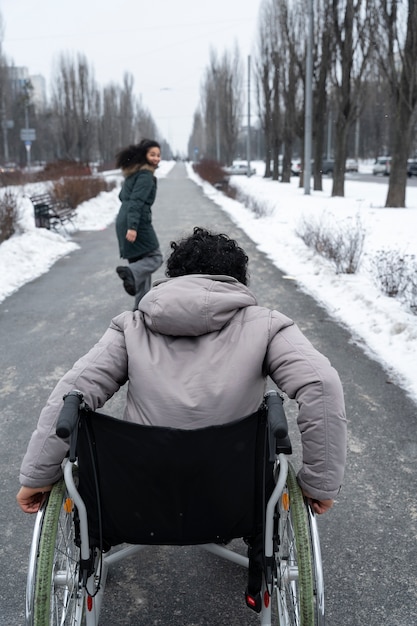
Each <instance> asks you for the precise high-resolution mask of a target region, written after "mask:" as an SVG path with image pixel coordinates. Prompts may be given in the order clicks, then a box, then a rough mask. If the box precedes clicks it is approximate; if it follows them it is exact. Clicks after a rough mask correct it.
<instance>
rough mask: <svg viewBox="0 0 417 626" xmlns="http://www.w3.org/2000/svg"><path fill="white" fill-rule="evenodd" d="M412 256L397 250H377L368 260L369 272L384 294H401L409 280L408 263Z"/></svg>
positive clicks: (396, 295) (395, 295) (394, 295)
mask: <svg viewBox="0 0 417 626" xmlns="http://www.w3.org/2000/svg"><path fill="white" fill-rule="evenodd" d="M411 259H413V260H414V256H412V257H410V255H407V254H401V253H400V252H398V250H379V251H377V252H376V253H375V255H374V256H373V257H372V258H371V260H370V267H371V274H372V276H373V278H374V280H375V282H376V284H377V285H378V288H379V289H380V290H381V291H382V293H384V294H385V295H386V296H389V297H390V298H396V297H398V296H400V295H402V294H403V293H404V291H405V289H406V287H407V282H408V280H409V268H408V266H409V264H410V260H411Z"/></svg>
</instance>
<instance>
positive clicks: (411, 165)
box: [407, 159, 417, 178]
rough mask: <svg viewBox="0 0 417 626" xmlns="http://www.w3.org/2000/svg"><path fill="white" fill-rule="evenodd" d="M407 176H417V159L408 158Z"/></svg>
mask: <svg viewBox="0 0 417 626" xmlns="http://www.w3.org/2000/svg"><path fill="white" fill-rule="evenodd" d="M407 176H408V177H409V178H411V176H417V159H408V161H407Z"/></svg>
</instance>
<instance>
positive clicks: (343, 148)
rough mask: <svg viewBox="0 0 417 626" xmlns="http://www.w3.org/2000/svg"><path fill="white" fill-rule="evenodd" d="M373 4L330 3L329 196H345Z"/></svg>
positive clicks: (363, 1)
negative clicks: (331, 113) (331, 125)
mask: <svg viewBox="0 0 417 626" xmlns="http://www.w3.org/2000/svg"><path fill="white" fill-rule="evenodd" d="M372 2H373V0H332V36H333V43H334V62H333V66H332V81H333V89H334V96H335V103H336V112H335V117H336V124H335V126H336V133H335V134H336V141H335V165H334V170H333V187H332V196H344V185H345V163H346V157H347V137H348V132H349V129H350V128H351V126H352V123H353V122H354V121H355V120H356V119H357V117H358V115H359V112H360V96H361V87H362V84H363V82H362V81H363V78H364V75H365V71H366V70H367V68H368V61H369V57H370V54H371V51H372V49H373V42H372V38H371V36H370V35H371V33H372V27H371V19H372V11H371V8H372Z"/></svg>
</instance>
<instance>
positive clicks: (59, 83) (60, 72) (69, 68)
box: [52, 53, 99, 162]
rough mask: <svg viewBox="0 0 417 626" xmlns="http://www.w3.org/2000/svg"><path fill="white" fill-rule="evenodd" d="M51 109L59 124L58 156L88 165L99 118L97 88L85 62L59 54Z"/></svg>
mask: <svg viewBox="0 0 417 626" xmlns="http://www.w3.org/2000/svg"><path fill="white" fill-rule="evenodd" d="M52 102H53V109H54V113H55V115H56V118H57V120H58V132H59V137H58V138H57V139H58V142H59V146H60V151H61V156H62V157H64V158H69V159H78V160H80V161H83V162H88V161H89V160H90V158H91V152H92V148H93V142H94V133H95V127H96V122H97V115H98V109H97V107H98V104H99V102H98V98H97V88H96V84H95V81H94V77H93V72H92V70H91V69H90V67H89V65H88V62H87V59H86V58H85V57H84V55H82V54H78V55H77V56H76V59H75V60H74V59H72V58H71V57H70V56H68V55H66V54H64V53H62V54H61V55H60V57H59V59H58V65H57V68H56V72H55V78H54V82H53V95H52Z"/></svg>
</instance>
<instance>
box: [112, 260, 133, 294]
mask: <svg viewBox="0 0 417 626" xmlns="http://www.w3.org/2000/svg"><path fill="white" fill-rule="evenodd" d="M116 272H117V273H118V274H119V276H120V278H121V279H122V281H123V287H124V288H125V291H127V293H128V294H129V296H134V295H135V293H136V287H135V277H134V276H133V272H132V270H131V269H129V268H128V267H125V266H124V265H119V267H116Z"/></svg>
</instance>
